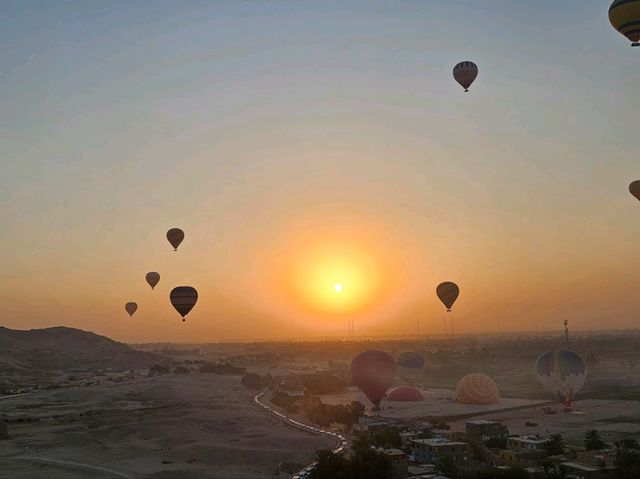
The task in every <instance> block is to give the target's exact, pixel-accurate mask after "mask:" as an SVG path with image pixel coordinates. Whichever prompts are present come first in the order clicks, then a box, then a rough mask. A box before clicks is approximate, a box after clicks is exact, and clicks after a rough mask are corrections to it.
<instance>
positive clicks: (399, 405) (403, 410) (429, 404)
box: [319, 388, 548, 419]
mask: <svg viewBox="0 0 640 479" xmlns="http://www.w3.org/2000/svg"><path fill="white" fill-rule="evenodd" d="M423 392H424V396H425V400H424V401H417V402H397V401H389V400H388V399H383V400H382V402H381V403H380V407H381V410H380V411H377V412H373V413H372V412H371V411H370V410H369V406H371V402H370V401H369V400H368V399H367V398H366V396H365V395H364V394H362V393H361V392H360V391H359V390H357V389H355V388H350V390H349V391H347V392H346V393H344V394H334V395H324V396H319V397H320V398H321V399H322V401H323V402H326V403H329V404H348V403H349V402H351V401H360V402H361V403H362V404H365V405H367V408H368V409H367V411H368V413H372V414H375V415H378V414H379V415H381V416H384V417H391V418H402V419H424V418H429V417H442V418H448V417H455V416H464V415H469V416H471V415H478V414H486V413H488V412H491V411H499V410H504V409H511V408H521V407H525V408H529V407H531V406H535V405H540V404H545V403H547V402H548V401H540V400H529V399H511V398H501V399H500V403H499V404H489V405H484V406H482V405H470V404H459V403H457V402H455V397H456V393H455V391H454V390H452V389H429V390H425V391H423Z"/></svg>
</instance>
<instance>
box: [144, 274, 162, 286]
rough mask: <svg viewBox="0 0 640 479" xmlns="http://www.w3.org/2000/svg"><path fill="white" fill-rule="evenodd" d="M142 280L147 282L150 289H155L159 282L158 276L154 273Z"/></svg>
mask: <svg viewBox="0 0 640 479" xmlns="http://www.w3.org/2000/svg"><path fill="white" fill-rule="evenodd" d="M144 278H145V279H146V280H147V283H148V284H149V286H151V289H153V288H155V287H156V285H157V284H158V283H159V282H160V274H159V273H156V272H155V271H151V272H149V273H147V274H146V275H145V276H144Z"/></svg>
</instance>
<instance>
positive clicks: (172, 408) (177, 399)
mask: <svg viewBox="0 0 640 479" xmlns="http://www.w3.org/2000/svg"><path fill="white" fill-rule="evenodd" d="M252 396H253V393H252V392H250V391H248V390H247V389H245V388H244V387H243V386H241V385H240V384H239V379H238V378H237V377H223V376H216V375H210V374H191V375H185V376H163V377H158V378H149V379H142V380H138V381H135V382H131V383H123V384H118V385H108V386H94V387H88V388H82V389H65V390H57V391H47V392H38V393H36V394H34V395H31V396H23V397H20V398H15V399H5V400H2V401H0V413H2V414H5V415H7V416H8V417H9V419H10V420H11V421H12V422H11V423H10V424H9V433H10V434H11V436H12V439H10V440H8V441H1V442H0V477H7V478H9V477H11V478H34V479H39V478H40V477H42V478H45V477H46V478H51V477H56V478H60V479H75V478H80V477H91V478H98V479H100V478H103V477H104V478H110V477H124V478H126V477H130V478H181V479H182V478H184V479H189V478H220V479H230V478H234V479H236V478H237V479H253V478H264V477H274V473H275V471H276V470H277V467H278V463H279V462H287V463H294V464H298V465H301V466H303V465H306V464H307V463H309V462H310V461H311V460H312V457H313V456H314V454H315V451H316V450H318V449H322V448H326V447H329V446H331V445H332V442H331V441H328V440H326V439H323V438H320V437H316V436H311V435H308V434H305V433H302V432H300V431H297V430H293V429H289V428H287V427H285V426H283V425H281V424H280V423H278V422H276V421H274V420H271V419H269V418H267V417H266V415H265V414H264V412H262V411H260V410H259V409H257V408H256V407H255V406H252V405H251V403H250V399H251V398H252ZM19 419H22V420H23V421H22V422H15V421H16V420H19ZM38 459H40V460H38ZM54 461H57V462H54ZM90 467H93V468H94V469H90ZM293 467H294V466H290V468H293Z"/></svg>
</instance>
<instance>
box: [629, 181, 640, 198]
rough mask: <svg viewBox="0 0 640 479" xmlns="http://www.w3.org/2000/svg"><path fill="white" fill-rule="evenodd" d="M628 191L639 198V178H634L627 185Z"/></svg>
mask: <svg viewBox="0 0 640 479" xmlns="http://www.w3.org/2000/svg"><path fill="white" fill-rule="evenodd" d="M629 193H631V194H632V195H633V196H635V197H636V198H637V199H638V200H640V180H636V181H634V182H633V183H631V184H630V185H629Z"/></svg>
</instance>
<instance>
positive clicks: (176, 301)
mask: <svg viewBox="0 0 640 479" xmlns="http://www.w3.org/2000/svg"><path fill="white" fill-rule="evenodd" d="M169 298H170V299H171V304H172V305H173V307H174V308H175V309H176V311H177V312H178V313H180V316H182V320H183V321H184V317H185V316H186V315H187V314H189V311H191V310H192V309H193V307H194V306H195V305H196V303H197V302H198V292H197V291H196V290H195V288H192V287H191V286H178V287H176V288H173V289H172V290H171V294H169Z"/></svg>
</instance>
